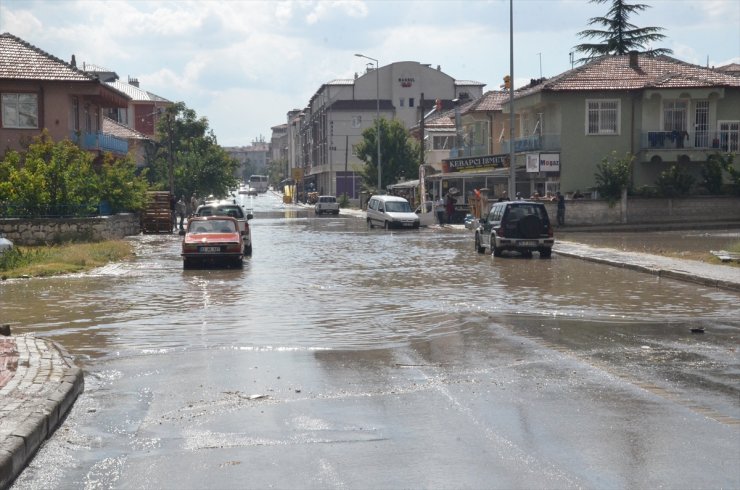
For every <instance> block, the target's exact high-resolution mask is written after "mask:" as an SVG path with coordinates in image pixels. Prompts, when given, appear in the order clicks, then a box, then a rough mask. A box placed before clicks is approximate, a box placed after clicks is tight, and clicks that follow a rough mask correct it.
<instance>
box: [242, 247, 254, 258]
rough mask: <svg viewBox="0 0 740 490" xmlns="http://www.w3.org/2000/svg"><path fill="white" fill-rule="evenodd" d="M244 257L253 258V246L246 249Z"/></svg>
mask: <svg viewBox="0 0 740 490" xmlns="http://www.w3.org/2000/svg"><path fill="white" fill-rule="evenodd" d="M244 255H246V256H248V257H251V256H252V246H251V245H249V246H248V247H244Z"/></svg>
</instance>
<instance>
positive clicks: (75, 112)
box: [72, 97, 80, 131]
mask: <svg viewBox="0 0 740 490" xmlns="http://www.w3.org/2000/svg"><path fill="white" fill-rule="evenodd" d="M72 129H74V130H75V131H79V130H80V100H79V99H78V98H77V97H72Z"/></svg>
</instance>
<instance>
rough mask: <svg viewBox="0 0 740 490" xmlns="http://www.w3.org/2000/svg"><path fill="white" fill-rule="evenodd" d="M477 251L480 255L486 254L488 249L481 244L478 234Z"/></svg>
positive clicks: (476, 239) (476, 238)
mask: <svg viewBox="0 0 740 490" xmlns="http://www.w3.org/2000/svg"><path fill="white" fill-rule="evenodd" d="M475 251H476V252H478V253H479V254H483V253H486V247H484V246H482V245H481V244H480V235H479V234H478V233H476V234H475Z"/></svg>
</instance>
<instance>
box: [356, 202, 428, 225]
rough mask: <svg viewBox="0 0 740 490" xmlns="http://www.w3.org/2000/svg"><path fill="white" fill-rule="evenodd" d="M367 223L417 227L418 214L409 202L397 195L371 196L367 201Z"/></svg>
mask: <svg viewBox="0 0 740 490" xmlns="http://www.w3.org/2000/svg"><path fill="white" fill-rule="evenodd" d="M367 225H368V227H370V228H374V227H375V226H381V227H383V228H385V229H386V230H388V229H390V228H419V216H418V215H417V214H416V213H414V211H413V210H412V209H411V205H410V204H409V202H408V201H407V200H406V199H404V198H402V197H398V196H373V197H371V198H370V200H369V201H368V203H367Z"/></svg>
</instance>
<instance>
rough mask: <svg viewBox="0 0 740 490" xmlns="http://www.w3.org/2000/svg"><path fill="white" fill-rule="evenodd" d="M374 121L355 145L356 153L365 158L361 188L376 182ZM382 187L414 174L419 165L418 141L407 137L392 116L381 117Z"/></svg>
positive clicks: (370, 188) (376, 163)
mask: <svg viewBox="0 0 740 490" xmlns="http://www.w3.org/2000/svg"><path fill="white" fill-rule="evenodd" d="M376 136H377V125H375V124H373V126H372V127H369V128H367V129H366V130H365V131H363V133H362V140H361V141H360V142H359V143H358V144H357V145H355V151H356V152H357V157H358V158H359V159H360V160H362V161H363V162H365V166H364V167H363V168H361V169H360V171H359V173H360V175H362V180H363V184H362V185H363V188H364V189H365V190H368V191H373V190H376V185H377V183H378V151H377V139H376ZM380 158H381V179H382V183H381V189H385V188H386V186H388V185H390V184H395V183H396V182H398V181H399V180H400V179H401V178H406V179H408V178H410V177H414V176H416V175H417V172H418V169H419V144H418V142H416V141H414V140H413V139H412V138H410V137H409V134H408V131H407V130H406V128H405V127H404V126H403V124H402V123H401V122H400V121H398V120H396V119H392V120H391V121H390V122H389V121H388V120H386V119H384V118H381V119H380Z"/></svg>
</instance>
